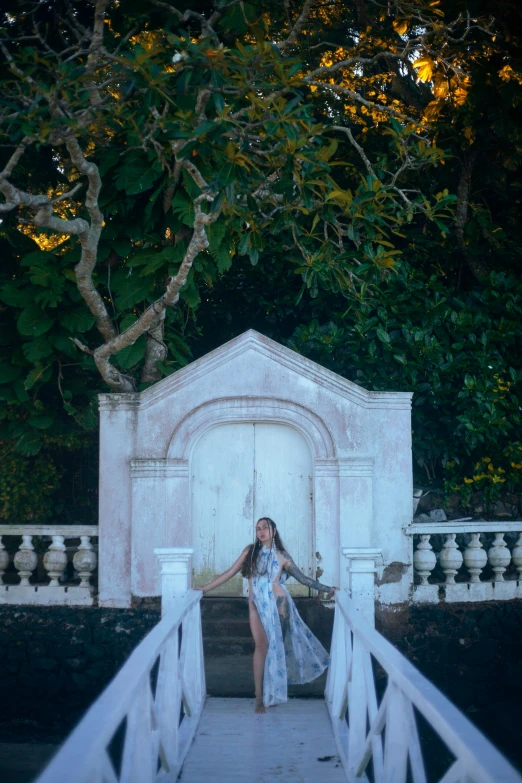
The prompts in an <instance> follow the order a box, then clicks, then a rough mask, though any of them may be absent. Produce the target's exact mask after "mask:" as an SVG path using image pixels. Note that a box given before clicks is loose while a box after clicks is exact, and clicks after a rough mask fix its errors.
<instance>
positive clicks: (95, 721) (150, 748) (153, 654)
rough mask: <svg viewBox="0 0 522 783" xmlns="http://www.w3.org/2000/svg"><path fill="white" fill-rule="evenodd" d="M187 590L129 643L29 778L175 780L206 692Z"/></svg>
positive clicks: (108, 782)
mask: <svg viewBox="0 0 522 783" xmlns="http://www.w3.org/2000/svg"><path fill="white" fill-rule="evenodd" d="M201 595H202V593H201V592H199V591H194V590H190V591H189V592H188V593H187V594H186V595H185V596H184V597H183V598H180V599H179V601H178V602H177V605H176V606H175V607H174V608H172V609H171V610H170V611H169V612H168V613H167V614H166V615H165V616H164V618H163V619H162V620H161V622H160V623H158V625H157V626H156V627H155V628H154V629H153V630H152V631H151V632H150V633H149V634H148V635H147V636H146V637H145V639H144V640H143V641H142V642H141V643H140V644H139V645H138V647H136V649H135V650H134V652H133V653H132V654H131V656H130V657H129V659H128V661H127V662H126V663H125V664H124V666H123V667H122V668H121V669H120V671H119V672H118V674H117V675H116V676H115V678H114V679H113V680H112V682H111V683H110V684H109V685H108V686H107V688H106V689H105V690H104V691H103V693H102V694H101V696H100V697H99V698H98V699H97V700H96V701H95V702H94V704H93V705H92V707H91V708H90V709H89V710H88V712H87V713H86V715H85V716H84V718H83V719H82V720H81V721H80V723H79V724H78V726H77V727H76V728H75V729H74V730H73V732H72V733H71V734H70V736H69V737H68V739H67V740H66V741H65V743H64V744H63V745H62V747H61V748H60V750H59V751H58V753H57V754H56V756H55V757H54V759H52V760H51V762H50V763H49V765H48V766H47V767H46V769H45V770H44V771H43V773H42V774H41V775H40V777H39V778H38V779H37V782H36V783H58V781H67V783H119V782H121V781H125V783H160V781H161V783H174V781H176V780H177V778H178V775H179V772H180V769H181V766H182V764H183V761H184V759H185V756H186V755H187V752H188V749H189V747H190V743H191V742H192V738H193V736H194V733H195V731H196V728H197V725H198V722H199V718H200V716H201V712H202V709H203V705H204V702H205V697H206V689H205V670H204V666H203V643H202V636H201V613H200V599H201Z"/></svg>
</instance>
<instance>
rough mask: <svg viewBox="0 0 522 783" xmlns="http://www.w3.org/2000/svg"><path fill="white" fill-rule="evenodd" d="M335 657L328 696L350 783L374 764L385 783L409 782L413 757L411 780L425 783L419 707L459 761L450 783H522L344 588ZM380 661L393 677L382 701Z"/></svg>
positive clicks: (334, 641)
mask: <svg viewBox="0 0 522 783" xmlns="http://www.w3.org/2000/svg"><path fill="white" fill-rule="evenodd" d="M331 655H332V663H331V665H330V668H329V670H328V680H327V685H326V694H325V696H326V702H327V705H328V710H329V712H330V717H331V720H332V725H333V729H334V734H335V738H336V743H337V749H338V752H339V755H340V757H341V760H342V763H343V766H344V769H345V773H346V780H348V781H349V782H350V783H355V781H356V780H366V779H367V778H366V776H365V770H366V769H367V766H368V764H369V762H370V759H371V761H372V764H373V769H374V776H375V779H376V780H377V781H378V783H406V781H407V780H409V779H410V778H409V777H408V770H407V766H408V759H409V763H410V765H411V771H412V778H411V779H412V780H413V781H414V783H425V781H426V774H425V771H424V762H423V756H422V744H421V739H420V737H419V733H418V730H417V725H416V721H415V715H414V711H413V707H415V708H416V709H417V710H418V712H419V713H420V714H421V715H422V716H423V718H424V719H425V720H426V721H427V722H428V723H429V724H430V726H431V728H432V730H433V731H434V732H435V733H436V734H437V735H438V736H439V738H440V739H441V740H442V742H443V743H444V744H445V745H446V747H447V748H449V750H450V751H451V753H452V754H453V756H454V757H455V763H454V764H453V765H452V767H451V771H448V773H447V776H444V778H443V780H444V781H445V783H448V782H449V781H454V783H460V782H461V781H470V782H471V783H521V781H522V778H521V777H520V775H518V773H517V772H516V771H515V769H513V767H512V766H511V765H510V764H509V763H508V762H507V761H506V759H505V758H504V757H503V756H502V755H501V754H500V753H499V752H498V751H497V750H496V749H495V747H494V746H493V745H492V744H491V743H490V742H488V740H487V739H486V737H484V735H483V734H481V732H479V731H478V730H477V729H476V728H475V727H474V726H473V725H472V724H471V723H470V722H469V720H468V719H467V718H466V717H465V716H464V715H463V714H462V713H461V712H459V710H457V708H456V707H454V706H453V704H451V702H450V701H449V700H448V699H447V698H446V697H445V696H444V695H443V694H442V693H441V692H440V691H439V690H437V688H435V687H434V686H433V685H432V684H431V683H430V682H429V681H428V680H427V679H426V678H425V677H424V676H423V675H422V674H421V673H420V672H419V671H418V670H417V669H416V668H415V667H414V666H412V664H411V663H410V662H409V661H408V660H407V659H406V658H405V657H404V656H403V655H402V654H401V653H400V652H399V651H398V650H396V649H395V648H394V647H393V646H392V645H391V644H390V643H389V642H388V641H387V640H386V639H385V638H384V637H383V636H381V634H380V633H378V632H377V631H376V630H375V629H374V628H372V627H371V626H370V624H369V623H367V622H366V621H365V619H364V617H363V616H362V615H361V613H360V612H359V611H357V609H356V606H355V604H354V602H353V601H352V600H351V599H350V598H349V597H348V595H347V594H346V593H345V592H342V591H341V592H339V593H337V595H336V608H335V618H334V633H333V638H332V647H331ZM372 657H373V658H374V659H375V660H377V661H378V663H379V664H380V666H381V667H382V668H383V669H384V671H385V672H386V674H387V685H386V691H385V693H384V694H383V696H382V699H381V702H380V704H379V703H378V700H377V689H376V682H375V678H374V667H373V666H372ZM347 710H348V716H349V725H348V723H347V722H346V720H345V716H346V713H347ZM383 738H385V742H383Z"/></svg>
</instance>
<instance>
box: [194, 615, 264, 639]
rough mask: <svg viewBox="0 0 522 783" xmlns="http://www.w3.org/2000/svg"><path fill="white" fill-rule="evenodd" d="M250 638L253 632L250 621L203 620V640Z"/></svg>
mask: <svg viewBox="0 0 522 783" xmlns="http://www.w3.org/2000/svg"><path fill="white" fill-rule="evenodd" d="M250 636H252V632H251V630H250V623H249V622H248V620H246V621H245V620H239V619H238V620H217V619H216V620H203V639H222V638H223V637H241V638H244V637H250Z"/></svg>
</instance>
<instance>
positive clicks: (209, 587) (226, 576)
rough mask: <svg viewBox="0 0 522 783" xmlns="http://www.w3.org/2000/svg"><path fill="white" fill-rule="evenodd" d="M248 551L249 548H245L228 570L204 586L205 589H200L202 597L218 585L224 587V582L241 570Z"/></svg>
mask: <svg viewBox="0 0 522 783" xmlns="http://www.w3.org/2000/svg"><path fill="white" fill-rule="evenodd" d="M248 550H249V547H248V546H246V547H245V548H244V549H243V551H242V552H241V554H240V555H239V557H238V559H237V560H236V562H235V563H234V564H233V565H231V566H230V568H229V569H228V570H227V571H224V572H223V573H222V574H220V575H219V576H216V578H215V579H213V580H212V582H209V583H208V585H205V587H203V588H200V589H202V590H203V595H204V594H205V593H208V591H209V590H213V589H214V588H215V587H219V586H220V585H224V584H225V582H228V580H229V579H232V577H233V576H235V575H236V574H237V573H238V572H239V571H241V569H242V568H243V563H244V562H245V558H246V556H247V552H248Z"/></svg>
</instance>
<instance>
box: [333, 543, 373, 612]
mask: <svg viewBox="0 0 522 783" xmlns="http://www.w3.org/2000/svg"><path fill="white" fill-rule="evenodd" d="M341 553H342V556H343V557H344V558H346V560H347V561H348V564H347V566H346V572H347V574H348V591H349V593H350V597H351V599H352V601H353V602H354V604H355V606H356V608H357V609H358V611H359V612H360V613H361V614H362V615H363V616H364V618H365V619H366V620H367V621H368V622H369V623H370V624H371V625H372V626H375V573H376V571H377V569H376V564H377V561H379V560H381V558H382V552H381V550H380V549H374V548H373V547H342V548H341Z"/></svg>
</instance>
